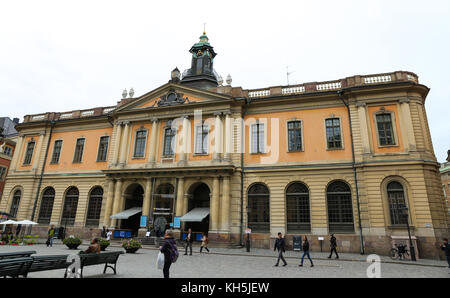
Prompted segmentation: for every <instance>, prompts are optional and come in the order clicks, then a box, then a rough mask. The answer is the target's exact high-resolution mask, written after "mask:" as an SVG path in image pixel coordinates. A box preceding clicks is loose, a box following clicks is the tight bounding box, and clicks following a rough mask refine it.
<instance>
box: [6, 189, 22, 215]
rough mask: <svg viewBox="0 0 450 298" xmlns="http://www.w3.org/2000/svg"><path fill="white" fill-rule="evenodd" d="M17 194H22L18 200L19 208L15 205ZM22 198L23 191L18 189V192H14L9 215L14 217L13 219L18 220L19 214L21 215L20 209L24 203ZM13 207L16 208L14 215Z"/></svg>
mask: <svg viewBox="0 0 450 298" xmlns="http://www.w3.org/2000/svg"><path fill="white" fill-rule="evenodd" d="M17 192H20V195H19V200H18V203H17V207H15V204H14V201H15V200H16V198H17V197H16V193H17ZM22 196H23V191H22V189H16V190H14V192H13V195H12V200H11V205H10V206H9V214H10V215H11V217H13V218H17V214H18V213H19V209H20V203H21V202H22ZM13 207H14V208H15V209H14V213H13Z"/></svg>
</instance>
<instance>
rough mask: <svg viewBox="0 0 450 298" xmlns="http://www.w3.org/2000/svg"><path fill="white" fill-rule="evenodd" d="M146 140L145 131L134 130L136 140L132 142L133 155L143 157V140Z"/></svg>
mask: <svg viewBox="0 0 450 298" xmlns="http://www.w3.org/2000/svg"><path fill="white" fill-rule="evenodd" d="M146 140H147V131H146V130H139V131H137V132H136V141H135V143H134V155H133V156H134V157H138V158H139V157H144V155H145V141H146Z"/></svg>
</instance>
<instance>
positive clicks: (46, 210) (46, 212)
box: [38, 187, 55, 224]
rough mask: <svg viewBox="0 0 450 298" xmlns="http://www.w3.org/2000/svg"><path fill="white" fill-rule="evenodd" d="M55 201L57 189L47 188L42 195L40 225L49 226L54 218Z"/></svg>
mask: <svg viewBox="0 0 450 298" xmlns="http://www.w3.org/2000/svg"><path fill="white" fill-rule="evenodd" d="M54 201H55V189H54V188H53V187H47V188H46V189H45V190H44V193H43V194H42V201H41V208H40V209H39V217H38V223H41V224H48V223H50V218H51V217H52V211H53V202H54Z"/></svg>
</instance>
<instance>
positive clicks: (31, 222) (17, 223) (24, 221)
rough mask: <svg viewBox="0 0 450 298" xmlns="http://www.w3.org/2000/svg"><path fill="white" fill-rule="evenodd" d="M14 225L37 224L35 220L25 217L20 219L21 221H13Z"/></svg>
mask: <svg viewBox="0 0 450 298" xmlns="http://www.w3.org/2000/svg"><path fill="white" fill-rule="evenodd" d="M15 224H16V225H37V224H38V223H37V222H34V221H31V220H28V219H25V220H21V221H16V222H15Z"/></svg>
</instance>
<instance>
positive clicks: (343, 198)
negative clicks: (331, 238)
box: [327, 181, 355, 233]
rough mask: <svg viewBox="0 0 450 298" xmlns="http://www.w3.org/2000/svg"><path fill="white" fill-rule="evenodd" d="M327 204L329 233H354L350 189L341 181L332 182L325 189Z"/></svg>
mask: <svg viewBox="0 0 450 298" xmlns="http://www.w3.org/2000/svg"><path fill="white" fill-rule="evenodd" d="M327 204H328V226H329V230H330V233H339V232H354V231H355V228H354V226H353V205H352V194H351V192H350V187H349V186H348V185H347V184H345V183H344V182H342V181H335V182H332V183H331V184H330V185H329V186H328V188H327Z"/></svg>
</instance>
